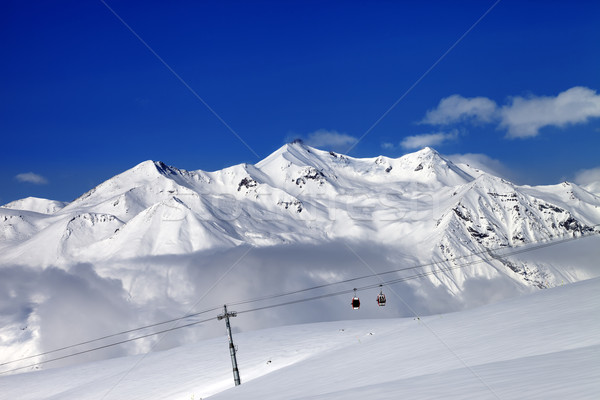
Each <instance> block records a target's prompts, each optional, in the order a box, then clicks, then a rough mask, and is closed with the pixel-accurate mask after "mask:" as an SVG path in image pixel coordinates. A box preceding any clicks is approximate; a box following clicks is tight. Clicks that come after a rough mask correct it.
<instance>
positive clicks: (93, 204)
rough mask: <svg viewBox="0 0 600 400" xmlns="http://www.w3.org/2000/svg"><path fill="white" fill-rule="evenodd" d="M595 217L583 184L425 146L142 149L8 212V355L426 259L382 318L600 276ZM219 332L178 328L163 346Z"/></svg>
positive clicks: (120, 351)
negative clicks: (126, 166) (106, 172)
mask: <svg viewBox="0 0 600 400" xmlns="http://www.w3.org/2000/svg"><path fill="white" fill-rule="evenodd" d="M598 224H600V197H599V196H597V195H596V194H594V193H591V192H589V191H587V190H585V189H584V188H581V187H579V186H577V185H575V184H572V183H568V182H564V183H561V184H558V185H552V186H518V185H514V184H512V183H511V182H508V181H506V180H504V179H501V178H499V177H496V176H493V175H491V174H489V173H486V172H485V171H482V170H478V169H475V168H472V167H470V166H468V165H466V164H455V163H452V162H451V161H449V160H448V159H446V158H444V157H443V156H441V155H440V154H438V153H437V152H436V151H435V150H433V149H430V148H425V149H423V150H420V151H418V152H415V153H412V154H407V155H405V156H403V157H400V158H396V159H392V158H388V157H383V156H379V157H372V158H353V157H349V156H346V155H342V154H338V153H334V152H328V151H322V150H319V149H315V148H312V147H309V146H305V145H303V144H301V143H292V144H287V145H285V146H283V147H281V148H280V149H278V150H277V151H275V152H274V153H273V154H271V155H270V156H268V157H267V158H265V159H264V160H262V161H260V162H259V163H257V164H256V165H249V164H240V165H234V166H231V167H228V168H225V169H222V170H219V171H213V172H206V171H202V170H196V171H185V170H181V169H177V168H175V167H172V166H167V165H165V164H164V163H162V162H159V161H145V162H142V163H140V164H139V165H137V166H135V167H133V168H131V169H130V170H127V171H125V172H123V173H121V174H119V175H117V176H115V177H113V178H111V179H109V180H107V181H105V182H103V183H102V184H100V185H98V186H97V187H95V188H93V189H92V190H90V191H88V192H87V193H85V194H83V195H82V196H80V197H79V198H78V199H76V200H74V201H73V202H71V203H69V204H67V205H65V204H62V203H57V202H52V201H50V200H44V199H34V198H28V199H23V200H18V201H16V202H13V203H10V204H8V205H6V206H4V207H2V208H0V363H1V362H3V361H7V360H11V359H14V358H19V357H23V356H28V355H33V354H37V353H40V352H43V351H47V350H51V349H54V348H57V347H62V346H65V345H69V344H72V343H74V342H79V341H82V340H86V339H88V338H90V337H97V336H99V335H104V334H110V333H113V332H115V331H120V330H127V329H131V328H134V327H137V326H142V325H146V324H149V323H154V322H156V321H163V320H167V319H170V318H175V317H179V316H181V315H185V314H187V313H189V312H193V311H197V310H198V309H201V308H198V307H204V306H206V305H211V306H213V305H215V304H216V305H221V304H224V303H227V302H231V301H237V300H243V299H248V298H255V297H257V296H258V295H263V294H273V293H279V292H282V291H283V292H285V291H294V290H299V289H303V288H306V287H312V286H318V285H322V284H328V283H332V282H338V281H342V280H344V279H348V278H353V277H357V276H364V275H373V274H375V273H377V272H384V271H390V270H397V269H401V268H405V267H409V268H410V267H415V266H421V267H419V268H416V269H413V270H407V271H406V272H404V273H397V274H390V275H385V279H391V278H407V280H406V282H403V283H398V284H394V285H393V286H392V288H393V289H394V290H395V291H397V292H398V293H402V296H403V297H405V298H406V304H400V303H391V304H390V305H389V306H388V307H387V313H388V315H389V316H391V317H400V316H407V315H411V313H412V311H411V309H412V310H414V311H416V312H418V313H419V314H420V315H430V314H435V313H445V312H449V311H459V310H464V309H467V308H471V307H474V306H479V305H483V304H487V303H491V302H496V301H499V300H502V299H506V298H510V297H513V296H517V295H521V294H524V293H531V292H533V291H536V290H540V289H543V288H551V287H555V286H558V285H561V284H564V283H570V282H576V281H580V280H585V279H589V278H592V277H597V276H599V275H600V271H599V270H598V268H597V261H596V260H597V259H598V258H600V245H599V244H598V240H597V239H599V238H600V235H598V233H600V229H599V228H598ZM586 236H589V237H586ZM570 239H576V241H574V242H573V243H572V244H575V243H577V244H578V245H577V246H569V245H568V243H564V244H560V245H557V246H553V247H552V249H553V251H554V252H555V253H556V252H558V253H560V257H558V256H557V257H553V256H548V255H544V256H543V257H542V256H539V257H538V256H536V257H531V256H528V254H529V253H521V251H522V250H527V249H528V248H531V247H532V246H535V245H539V244H541V245H544V244H545V243H549V242H553V241H562V240H570ZM571 249H575V250H571ZM517 252H518V254H517ZM535 254H536V255H539V252H536V253H535ZM418 275H420V276H418ZM411 276H412V277H411ZM415 276H416V277H417V278H419V279H413V278H414V277H415ZM377 283H379V282H378V280H377V279H376V278H373V279H370V280H365V281H361V282H358V283H356V285H357V286H359V284H362V285H367V284H377ZM340 287H341V286H338V287H335V289H336V290H339V289H340ZM349 288H350V289H351V288H352V286H350V287H347V286H344V287H343V289H349ZM322 293H323V292H319V293H317V294H322ZM365 295H367V294H366V293H365ZM373 295H374V294H373V293H368V296H373ZM346 305H347V301H346V299H338V298H332V299H331V300H329V301H320V302H316V303H315V307H317V308H318V309H319V311H320V312H319V314H318V315H317V316H315V314H314V312H313V310H311V307H312V306H308V305H304V306H298V308H296V309H295V310H296V311H295V312H294V313H288V312H287V311H286V310H285V309H274V310H272V312H270V313H264V314H262V315H260V316H259V317H257V318H254V319H240V321H239V322H238V324H237V327H238V328H239V329H240V330H242V331H248V330H254V329H259V328H264V327H270V326H273V325H281V324H297V323H302V322H319V321H331V320H340V319H348V318H353V317H354V315H353V314H352V313H351V310H346V307H345V306H346ZM340 307H343V311H339V310H340ZM361 311H363V312H362V313H361V318H377V317H378V316H379V314H378V311H377V310H375V309H364V310H361ZM220 332H221V331H220V330H219V328H218V327H217V326H214V327H208V328H207V329H203V330H189V331H186V332H179V333H177V334H175V333H174V334H172V335H170V336H169V339H168V340H165V341H163V342H161V345H160V346H158V347H157V348H155V349H166V348H171V347H176V346H179V345H181V344H184V343H194V342H196V341H198V340H200V339H206V338H210V337H214V336H215V335H217V334H220ZM154 344H155V342H154V340H153V339H151V338H150V339H147V340H143V341H140V342H135V343H129V344H127V345H123V346H120V347H118V348H115V349H111V350H110V351H106V352H97V353H93V354H90V355H89V357H90V358H84V359H85V360H87V361H90V360H95V359H103V358H110V357H115V356H123V355H132V354H139V353H142V352H145V351H148V349H150V348H154V347H153V346H154ZM72 362H81V361H80V359H78V360H72ZM46 367H47V366H46V365H44V366H42V368H46Z"/></svg>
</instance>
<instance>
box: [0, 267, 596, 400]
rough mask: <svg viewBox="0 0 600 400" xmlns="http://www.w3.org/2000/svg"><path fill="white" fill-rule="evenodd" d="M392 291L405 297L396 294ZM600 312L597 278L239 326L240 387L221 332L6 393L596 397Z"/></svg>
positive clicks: (9, 381)
mask: <svg viewBox="0 0 600 400" xmlns="http://www.w3.org/2000/svg"><path fill="white" fill-rule="evenodd" d="M389 301H399V300H398V299H397V298H395V296H394V295H393V294H392V295H389ZM358 312H360V310H359V311H358ZM599 315H600V278H595V279H590V280H586V281H582V282H578V283H572V284H568V285H564V286H560V287H556V288H553V289H548V290H544V291H540V292H537V293H535V294H531V295H526V296H522V297H518V298H514V299H510V300H506V301H503V302H500V303H496V304H492V305H487V306H483V307H480V308H476V309H471V310H467V311H461V312H457V313H451V314H442V315H433V316H428V317H423V318H421V319H415V318H402V319H370V320H362V321H336V322H327V323H317V324H306V325H292V326H285V327H280V328H273V329H267V330H258V331H251V332H243V333H238V334H236V333H234V340H235V344H236V345H237V346H238V348H239V352H238V362H239V368H240V372H241V379H242V385H241V386H238V387H234V385H233V377H232V371H231V362H230V358H229V352H228V345H227V338H226V336H222V337H219V338H214V339H211V340H207V341H202V342H199V343H197V344H193V345H188V346H184V347H178V348H174V349H171V350H168V351H164V352H157V353H150V354H148V355H145V356H143V355H140V356H134V357H125V358H119V359H112V360H107V361H100V362H96V363H91V364H84V365H77V366H72V367H65V368H56V369H49V370H45V371H39V372H31V373H25V374H19V375H12V376H3V377H0V398H2V399H77V400H79V399H107V400H108V399H144V400H151V399H182V400H183V399H188V400H189V399H195V400H197V399H201V398H207V397H209V396H211V398H214V399H240V398H244V399H261V400H264V399H322V400H333V399H348V398H352V399H392V398H410V399H431V398H445V399H448V398H450V399H469V398H470V399H525V398H526V399H533V398H538V399H549V398H553V399H595V398H598V395H599V394H600V318H598V316H599ZM242 318H251V315H249V316H244V315H240V316H238V319H242ZM214 323H215V324H219V323H220V324H222V322H217V321H216V320H215V322H214ZM232 323H233V325H234V326H235V323H236V320H235V319H233V320H232ZM223 325H224V324H223ZM223 333H225V328H224V326H223ZM212 396H214V397H212Z"/></svg>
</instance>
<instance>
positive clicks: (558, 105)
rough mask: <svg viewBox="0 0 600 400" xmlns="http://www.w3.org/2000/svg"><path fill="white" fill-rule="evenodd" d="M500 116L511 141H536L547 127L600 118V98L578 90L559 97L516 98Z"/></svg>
mask: <svg viewBox="0 0 600 400" xmlns="http://www.w3.org/2000/svg"><path fill="white" fill-rule="evenodd" d="M500 115H501V123H500V126H501V127H503V128H506V129H507V130H508V135H507V136H508V137H511V138H517V137H518V138H527V137H533V136H536V135H538V134H539V130H540V128H543V127H545V126H558V127H564V126H567V125H571V124H579V123H584V122H587V121H588V119H590V118H594V117H600V95H598V94H596V91H594V90H592V89H589V88H586V87H581V86H576V87H573V88H571V89H568V90H565V91H564V92H562V93H559V94H558V96H556V97H551V96H540V97H529V98H524V97H514V98H513V99H512V102H511V104H509V105H505V106H503V107H502V109H501V110H500Z"/></svg>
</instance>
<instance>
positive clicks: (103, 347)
mask: <svg viewBox="0 0 600 400" xmlns="http://www.w3.org/2000/svg"><path fill="white" fill-rule="evenodd" d="M214 319H215V318H214V317H212V318H207V319H204V320H202V321H194V322H190V323H188V324H185V325H179V326H175V327H172V328H168V329H163V330H162V331H157V332H152V333H148V334H146V335H141V336H136V337H133V338H129V339H125V340H121V341H119V342H114V343H109V344H105V345H103V346H98V347H94V348H91V349H87V350H81V351H78V352H75V353H71V354H67V355H64V356H60V357H55V358H50V359H48V360H42V361H39V362H36V363H34V364H30V365H26V366H24V367H19V368H14V369H10V370H7V371H2V372H0V375H2V374H7V373H9V372H15V371H19V370H23V369H27V368H31V367H35V366H38V365H41V364H46V363H49V362H52V361H58V360H63V359H65V358H70V357H74V356H78V355H81V354H85V353H91V352H92V351H97V350H102V349H106V348H108V347H112V346H118V345H120V344H123V343H127V342H133V341H134V340H139V339H143V338H147V337H150V336H154V335H159V334H161V333H166V332H171V331H174V330H177V329H182V328H188V327H190V326H194V325H198V324H202V323H205V322H208V321H212V320H214ZM71 347H73V346H71ZM16 361H21V360H16ZM11 362H12V361H11Z"/></svg>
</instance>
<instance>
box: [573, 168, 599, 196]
mask: <svg viewBox="0 0 600 400" xmlns="http://www.w3.org/2000/svg"><path fill="white" fill-rule="evenodd" d="M574 181H575V183H576V184H578V185H581V186H583V187H584V188H585V189H587V190H589V191H590V192H593V193H596V194H600V167H596V168H590V169H582V170H581V171H578V172H577V173H576V174H575V179H574Z"/></svg>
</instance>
